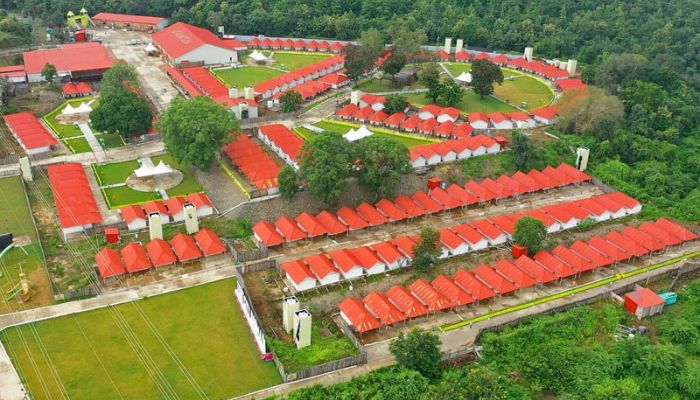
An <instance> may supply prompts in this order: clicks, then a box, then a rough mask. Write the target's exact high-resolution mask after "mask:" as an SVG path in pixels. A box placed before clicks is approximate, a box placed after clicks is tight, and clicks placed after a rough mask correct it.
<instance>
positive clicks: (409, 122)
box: [400, 114, 423, 129]
mask: <svg viewBox="0 0 700 400" xmlns="http://www.w3.org/2000/svg"><path fill="white" fill-rule="evenodd" d="M422 121H423V120H421V119H420V117H419V116H418V115H416V114H414V115H411V116H410V117H408V118H406V119H405V120H403V121H402V122H401V124H400V126H401V129H416V128H418V125H420V124H421V122H422Z"/></svg>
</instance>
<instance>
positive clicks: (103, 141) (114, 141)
mask: <svg viewBox="0 0 700 400" xmlns="http://www.w3.org/2000/svg"><path fill="white" fill-rule="evenodd" d="M95 137H97V141H98V142H100V146H102V148H103V149H105V150H107V149H114V148H117V147H123V146H124V140H123V139H122V137H121V136H120V135H118V134H110V133H102V134H98V135H95Z"/></svg>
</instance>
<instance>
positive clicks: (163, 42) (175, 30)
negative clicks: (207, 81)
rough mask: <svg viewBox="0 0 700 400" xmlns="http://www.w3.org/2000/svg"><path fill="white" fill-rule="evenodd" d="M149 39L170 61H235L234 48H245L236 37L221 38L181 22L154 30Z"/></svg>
mask: <svg viewBox="0 0 700 400" xmlns="http://www.w3.org/2000/svg"><path fill="white" fill-rule="evenodd" d="M152 38H153V44H154V45H155V46H156V47H158V48H159V49H160V50H161V52H162V53H163V56H164V57H165V58H166V59H167V60H168V61H169V62H170V63H171V64H183V63H187V62H203V63H204V64H206V65H209V64H226V63H231V62H234V61H238V53H237V51H238V50H245V49H247V47H246V45H245V44H243V43H241V42H240V41H238V40H224V39H221V38H219V37H218V36H216V35H215V34H213V33H212V32H210V31H208V30H206V29H204V28H200V27H197V26H194V25H190V24H186V23H184V22H177V23H175V24H173V25H171V26H169V27H167V28H165V29H163V30H162V31H160V32H156V33H154V34H153V36H152Z"/></svg>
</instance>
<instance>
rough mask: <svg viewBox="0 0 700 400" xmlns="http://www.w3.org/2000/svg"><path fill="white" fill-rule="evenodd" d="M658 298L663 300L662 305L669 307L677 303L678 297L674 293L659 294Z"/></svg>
mask: <svg viewBox="0 0 700 400" xmlns="http://www.w3.org/2000/svg"><path fill="white" fill-rule="evenodd" d="M659 297H661V298H662V299H664V304H665V305H667V306H670V305H671V304H676V302H677V301H678V295H677V294H676V293H675V292H664V293H660V294H659Z"/></svg>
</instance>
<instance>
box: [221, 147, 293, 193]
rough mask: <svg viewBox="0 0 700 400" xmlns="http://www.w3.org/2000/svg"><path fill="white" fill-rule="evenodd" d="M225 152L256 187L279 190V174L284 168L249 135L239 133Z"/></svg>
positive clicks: (271, 190) (271, 191)
mask: <svg viewBox="0 0 700 400" xmlns="http://www.w3.org/2000/svg"><path fill="white" fill-rule="evenodd" d="M224 153H225V154H226V155H227V156H228V158H229V160H231V162H232V163H233V164H234V165H235V166H236V167H237V168H238V170H240V171H241V172H242V173H243V175H245V177H246V178H247V179H248V181H250V182H251V183H252V184H253V185H255V187H256V188H258V189H260V190H267V191H268V194H274V193H276V192H278V189H277V188H278V186H279V183H278V181H277V176H278V175H279V173H280V171H281V170H282V168H280V166H279V165H277V163H276V162H275V160H273V159H272V158H271V157H270V156H269V155H268V154H267V153H266V152H265V151H263V149H262V148H260V146H259V145H258V144H257V143H256V142H255V141H254V140H253V139H251V138H250V137H248V135H246V134H239V135H238V137H237V138H236V139H235V140H234V141H232V142H231V143H229V144H228V145H227V146H225V147H224Z"/></svg>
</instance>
